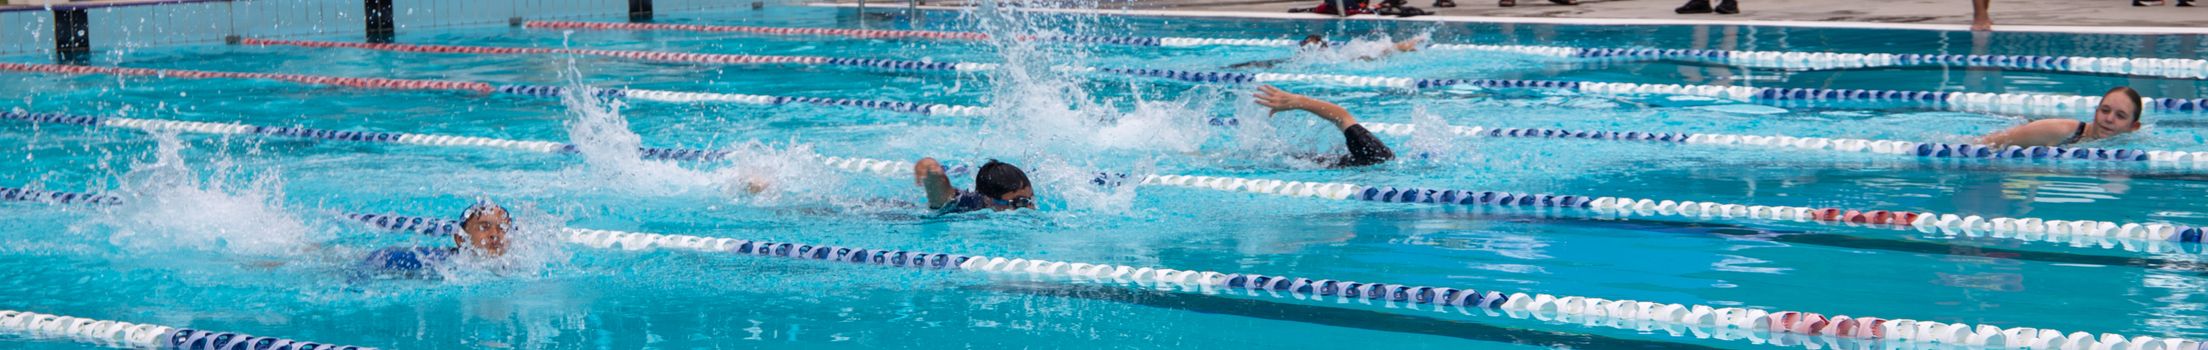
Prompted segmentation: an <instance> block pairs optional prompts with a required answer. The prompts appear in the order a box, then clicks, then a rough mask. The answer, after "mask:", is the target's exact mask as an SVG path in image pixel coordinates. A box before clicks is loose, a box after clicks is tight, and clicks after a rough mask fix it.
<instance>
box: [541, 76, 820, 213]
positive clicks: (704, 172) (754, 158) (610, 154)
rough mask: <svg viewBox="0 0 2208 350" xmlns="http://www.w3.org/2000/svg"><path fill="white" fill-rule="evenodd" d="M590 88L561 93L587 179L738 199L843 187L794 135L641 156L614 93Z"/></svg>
mask: <svg viewBox="0 0 2208 350" xmlns="http://www.w3.org/2000/svg"><path fill="white" fill-rule="evenodd" d="M597 91H599V90H598V89H596V88H592V87H589V86H583V85H580V84H576V85H572V86H570V87H569V88H568V89H567V92H566V93H564V94H562V95H561V96H560V101H561V103H562V104H564V105H566V106H567V107H568V114H569V116H570V117H572V118H573V119H572V120H570V121H569V122H568V123H567V129H568V137H569V139H570V140H571V142H572V143H573V144H575V149H576V151H577V153H580V154H582V156H583V159H584V169H583V176H584V177H587V179H586V181H584V182H585V183H589V184H593V185H598V186H610V187H614V188H617V189H622V190H627V191H629V192H635V193H638V194H643V195H673V194H682V193H689V192H691V191H693V190H712V191H718V192H719V193H721V194H724V195H726V197H727V198H730V199H732V200H736V201H750V202H753V203H786V202H796V201H799V200H812V199H822V198H832V197H831V196H833V194H834V193H837V191H834V190H835V189H838V188H841V187H843V183H844V182H843V178H842V176H841V174H840V172H838V171H835V169H832V168H830V167H828V165H827V164H826V162H823V161H822V160H821V159H822V157H821V156H820V155H818V154H815V153H813V151H812V147H810V146H808V145H804V144H798V143H795V142H792V143H791V145H790V146H787V147H782V148H779V149H778V148H776V147H774V146H772V145H768V144H765V143H761V142H757V141H753V142H748V143H745V144H744V145H741V146H738V147H735V148H730V149H725V150H723V151H727V152H728V153H727V155H726V156H725V157H724V158H723V159H721V160H720V161H718V162H715V163H712V164H714V165H721V167H719V168H702V169H693V168H688V167H684V166H683V165H682V164H679V163H677V162H678V161H671V160H652V159H644V156H643V153H642V151H640V148H641V147H642V146H643V143H644V142H643V137H642V136H639V135H637V134H636V133H635V132H633V131H630V129H629V122H628V119H627V118H625V117H623V116H622V115H621V108H622V107H623V106H624V105H623V104H622V103H621V102H620V101H613V100H608V99H603V98H599V97H596V96H597Z"/></svg>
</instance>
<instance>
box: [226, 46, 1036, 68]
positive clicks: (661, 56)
mask: <svg viewBox="0 0 2208 350" xmlns="http://www.w3.org/2000/svg"><path fill="white" fill-rule="evenodd" d="M238 44H240V45H257V46H295V47H315V48H349V49H365V50H378V51H398V52H419V53H454V54H478V55H515V54H540V55H541V54H572V55H587V56H604V57H616V58H626V59H636V60H646V61H661V62H686V63H716V64H763V63H764V64H771V63H789V64H806V65H832V66H853V67H867V68H876V69H889V70H934V71H963V72H972V71H987V70H991V69H995V67H996V65H995V64H991V63H945V62H928V61H913V60H896V59H873V58H843V57H821V56H767V55H732V54H708V53H682V52H659V51H632V50H598V49H566V48H557V49H556V48H538V47H492V46H458V45H421V44H381V43H354V42H335V41H307V40H271V39H258V38H243V39H239V40H238Z"/></svg>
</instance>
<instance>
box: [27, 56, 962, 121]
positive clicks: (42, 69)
mask: <svg viewBox="0 0 2208 350" xmlns="http://www.w3.org/2000/svg"><path fill="white" fill-rule="evenodd" d="M0 70H5V71H19V72H36V73H49V74H70V75H87V74H104V75H123V76H150V77H159V78H185V79H271V80H279V81H287V82H294V83H305V84H315V85H330V86H344V87H353V88H369V89H394V90H445V91H467V92H484V93H498V94H510V95H522V96H533V97H559V96H560V94H561V93H562V92H565V91H566V88H564V87H559V86H543V85H502V86H496V87H493V86H491V85H490V84H486V83H478V82H461V81H443V80H411V79H383V78H354V77H333V76H317V75H304V74H265V73H237V72H213V71H193V70H177V69H151V68H118V67H83V66H67V65H50V64H16V63H0ZM596 95H598V96H600V97H624V96H626V97H629V98H630V99H634V100H640V101H653V102H669V103H705V102H712V103H741V104H754V105H785V104H792V103H802V104H813V105H824V106H844V107H858V108H870V109H880V110H889V111H896V112H906V113H921V114H935V115H954V116H973V115H981V114H982V113H986V110H983V109H981V108H978V107H968V106H957V105H945V104H921V103H908V102H894V101H873V100H859V99H846V98H825V97H791V96H766V95H742V94H724V93H709V92H686V91H665V90H648V89H600V90H599V91H597V93H596Z"/></svg>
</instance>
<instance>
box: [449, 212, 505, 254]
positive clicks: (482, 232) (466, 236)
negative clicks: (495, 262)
mask: <svg viewBox="0 0 2208 350" xmlns="http://www.w3.org/2000/svg"><path fill="white" fill-rule="evenodd" d="M512 224H513V222H512V221H509V220H508V219H507V218H506V209H505V208H498V207H492V208H490V209H485V210H483V211H482V212H481V213H480V214H477V215H475V216H471V217H468V218H467V219H466V221H461V222H460V235H457V236H453V237H452V240H453V243H455V244H459V245H461V246H464V247H474V248H475V250H476V251H477V252H480V253H483V255H485V256H491V257H497V256H499V255H504V254H506V227H507V226H510V225H512Z"/></svg>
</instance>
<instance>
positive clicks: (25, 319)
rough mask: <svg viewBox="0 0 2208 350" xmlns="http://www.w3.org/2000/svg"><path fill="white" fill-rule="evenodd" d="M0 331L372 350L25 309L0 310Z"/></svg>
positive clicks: (189, 348)
mask: <svg viewBox="0 0 2208 350" xmlns="http://www.w3.org/2000/svg"><path fill="white" fill-rule="evenodd" d="M0 333H8V334H18V335H25V336H30V337H33V338H61V339H68V340H73V341H77V342H83V343H91V344H97V345H100V346H108V347H118V348H134V349H165V350H374V349H375V348H366V347H358V346H346V345H330V344H322V343H315V342H307V341H298V340H291V339H284V338H272V337H262V336H254V335H246V334H240V333H228V332H213V331H203V330H196V329H189V328H176V327H169V326H162V325H152V324H137V323H130V322H118V321H108V320H95V319H89V318H80V317H70V316H62V315H52V314H42V313H36V312H27V311H15V310H0Z"/></svg>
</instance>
